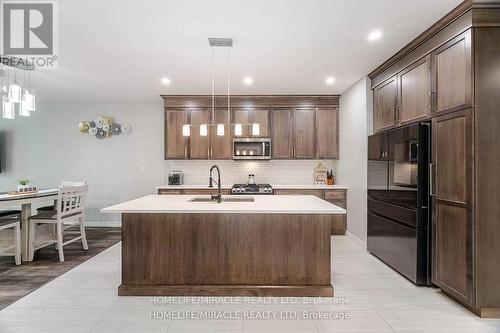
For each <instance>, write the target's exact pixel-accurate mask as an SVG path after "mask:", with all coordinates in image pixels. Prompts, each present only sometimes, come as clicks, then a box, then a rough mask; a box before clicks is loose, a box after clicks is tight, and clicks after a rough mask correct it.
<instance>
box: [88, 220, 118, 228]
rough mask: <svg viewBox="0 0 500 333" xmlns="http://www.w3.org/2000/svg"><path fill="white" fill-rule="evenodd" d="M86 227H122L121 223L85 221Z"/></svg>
mask: <svg viewBox="0 0 500 333" xmlns="http://www.w3.org/2000/svg"><path fill="white" fill-rule="evenodd" d="M85 226H86V227H92V228H95V227H97V228H99V227H101V228H106V227H107V228H109V227H118V228H121V227H122V223H121V221H85Z"/></svg>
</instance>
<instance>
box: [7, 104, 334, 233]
mask: <svg viewBox="0 0 500 333" xmlns="http://www.w3.org/2000/svg"><path fill="white" fill-rule="evenodd" d="M97 115H105V116H111V117H113V118H114V119H115V121H116V122H117V123H130V124H131V126H132V132H131V133H130V134H128V135H120V136H116V137H111V138H109V139H101V140H98V139H96V138H95V137H91V136H90V135H85V134H81V133H80V132H79V130H78V122H79V121H81V120H91V119H93V118H94V117H95V116H97ZM163 140H164V139H163V103H162V102H161V101H159V102H158V103H128V102H127V103H39V104H38V105H37V111H36V112H34V113H33V114H32V116H31V117H30V118H21V117H18V118H17V119H15V120H5V119H1V118H0V158H1V168H2V172H1V173H0V190H4V191H7V190H14V189H15V188H16V181H17V180H18V179H21V178H27V179H29V180H30V181H31V183H33V184H34V185H36V186H38V187H39V188H43V187H56V186H58V184H60V182H61V181H62V180H68V181H71V180H74V181H76V180H86V181H88V182H89V194H88V210H87V221H89V222H91V223H93V222H97V223H102V222H108V223H109V222H119V221H120V217H119V216H116V215H107V214H100V213H99V210H100V209H101V208H103V207H106V206H109V205H111V204H115V203H118V202H121V201H126V200H130V199H134V198H137V197H140V196H143V195H146V194H153V193H155V187H156V186H158V185H162V184H165V183H166V175H167V173H168V171H170V170H174V169H182V170H183V171H184V172H185V182H186V183H187V184H205V183H207V182H208V170H209V167H210V166H211V165H212V164H218V165H219V166H220V167H221V171H222V179H223V182H224V183H225V184H233V183H237V182H246V180H247V175H248V173H254V174H255V176H256V181H257V182H261V183H265V182H269V183H271V184H273V183H274V184H312V183H313V170H314V167H315V166H316V165H317V164H318V161H314V160H310V161H278V160H275V161H266V162H254V161H251V162H250V161H245V162H236V161H195V160H193V161H164V160H163ZM321 163H323V165H325V166H326V167H328V168H329V169H334V170H336V164H337V162H336V161H333V160H323V161H321ZM46 204H48V203H46ZM38 206H40V205H38ZM13 208H15V207H13ZM33 208H36V206H35V207H33Z"/></svg>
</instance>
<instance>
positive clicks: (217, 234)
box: [118, 213, 333, 297]
mask: <svg viewBox="0 0 500 333" xmlns="http://www.w3.org/2000/svg"><path fill="white" fill-rule="evenodd" d="M331 217H332V215H320V214H215V213H211V214H189V213H186V214H122V253H123V255H122V284H121V285H120V287H119V289H118V294H119V295H120V296H139V295H140V296H177V295H183V296H187V295H194V296H202V295H212V296H230V295H238V296H325V297H332V296H333V287H332V285H331V254H330V247H331V245H330V244H331V242H330V224H331ZM312 258H314V260H311V259H312Z"/></svg>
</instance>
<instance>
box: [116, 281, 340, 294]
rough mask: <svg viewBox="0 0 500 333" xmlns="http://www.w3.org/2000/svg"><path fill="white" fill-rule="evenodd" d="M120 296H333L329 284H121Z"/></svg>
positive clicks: (119, 288)
mask: <svg viewBox="0 0 500 333" xmlns="http://www.w3.org/2000/svg"><path fill="white" fill-rule="evenodd" d="M118 296H255V297H269V296H273V297H319V296H321V297H333V296H334V292H333V287H332V286H331V285H329V286H323V287H321V286H238V285H234V286H217V285H211V286H198V285H185V286H169V285H123V284H122V285H121V286H120V287H118Z"/></svg>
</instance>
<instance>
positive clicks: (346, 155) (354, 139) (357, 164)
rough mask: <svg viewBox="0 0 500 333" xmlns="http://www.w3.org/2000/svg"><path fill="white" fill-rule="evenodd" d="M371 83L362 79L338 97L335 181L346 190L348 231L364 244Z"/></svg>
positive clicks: (366, 79)
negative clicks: (338, 151)
mask: <svg viewBox="0 0 500 333" xmlns="http://www.w3.org/2000/svg"><path fill="white" fill-rule="evenodd" d="M371 100H372V99H371V90H370V80H369V79H368V78H363V79H361V80H360V81H358V82H357V83H356V84H354V85H353V86H352V87H351V88H349V89H348V90H347V91H346V92H345V93H344V94H342V96H341V97H340V116H339V129H340V133H339V145H340V159H339V162H338V165H337V182H338V183H339V184H342V185H346V186H348V187H349V190H348V191H347V205H348V216H347V230H348V232H350V233H351V234H352V235H354V236H356V237H357V238H359V239H361V240H362V241H364V242H366V208H367V207H366V206H367V197H366V193H367V149H368V139H367V133H368V131H369V130H370V131H371V119H372V116H371V112H372V111H371V104H372V103H371Z"/></svg>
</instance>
